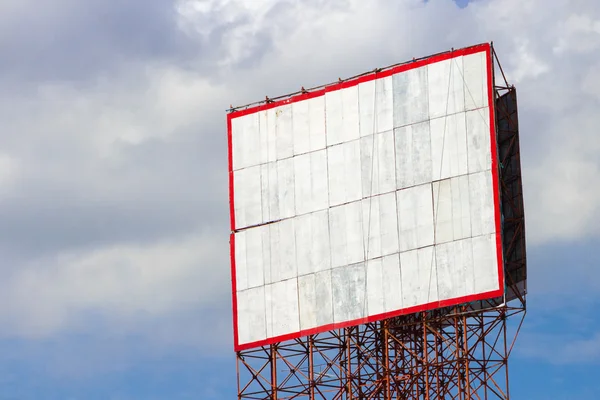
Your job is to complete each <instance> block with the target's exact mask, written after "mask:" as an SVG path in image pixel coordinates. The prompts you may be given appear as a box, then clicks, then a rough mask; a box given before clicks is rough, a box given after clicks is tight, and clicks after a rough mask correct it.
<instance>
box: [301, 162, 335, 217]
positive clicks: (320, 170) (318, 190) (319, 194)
mask: <svg viewBox="0 0 600 400" xmlns="http://www.w3.org/2000/svg"><path fill="white" fill-rule="evenodd" d="M294 177H295V181H294V183H295V187H294V188H295V204H296V214H297V215H301V214H306V213H310V212H313V211H318V210H324V209H326V208H327V206H328V203H329V202H328V200H329V196H328V192H329V191H328V187H327V184H328V183H327V153H326V150H319V151H315V152H312V153H308V154H302V155H299V156H296V157H294Z"/></svg>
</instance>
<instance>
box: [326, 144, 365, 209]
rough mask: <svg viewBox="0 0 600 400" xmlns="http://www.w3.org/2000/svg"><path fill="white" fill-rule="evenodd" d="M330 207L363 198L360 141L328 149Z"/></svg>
mask: <svg viewBox="0 0 600 400" xmlns="http://www.w3.org/2000/svg"><path fill="white" fill-rule="evenodd" d="M327 161H328V162H327V168H328V173H329V205H330V206H331V207H333V206H336V205H339V204H344V203H348V202H351V201H356V200H360V198H361V197H362V185H361V162H360V141H358V140H354V141H351V142H346V143H342V144H338V145H335V146H331V147H329V148H328V149H327Z"/></svg>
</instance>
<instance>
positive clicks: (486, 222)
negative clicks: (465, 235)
mask: <svg viewBox="0 0 600 400" xmlns="http://www.w3.org/2000/svg"><path fill="white" fill-rule="evenodd" d="M469 203H470V208H471V229H472V232H471V234H472V236H473V237H476V236H481V235H485V234H488V233H493V232H495V229H496V225H495V220H494V192H493V191H492V172H491V171H486V172H478V173H475V174H471V175H469Z"/></svg>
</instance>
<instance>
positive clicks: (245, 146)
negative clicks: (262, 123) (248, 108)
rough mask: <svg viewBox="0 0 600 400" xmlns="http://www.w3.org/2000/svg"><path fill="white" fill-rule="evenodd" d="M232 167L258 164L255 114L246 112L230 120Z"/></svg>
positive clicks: (257, 137)
mask: <svg viewBox="0 0 600 400" xmlns="http://www.w3.org/2000/svg"><path fill="white" fill-rule="evenodd" d="M231 142H232V155H233V159H232V160H233V169H234V171H235V170H238V169H242V168H248V167H252V166H255V165H258V164H260V162H261V157H260V156H261V147H260V133H259V122H258V115H257V114H248V115H244V116H241V117H237V118H233V119H232V120H231Z"/></svg>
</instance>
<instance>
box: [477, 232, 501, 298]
mask: <svg viewBox="0 0 600 400" xmlns="http://www.w3.org/2000/svg"><path fill="white" fill-rule="evenodd" d="M472 240H473V260H474V263H475V268H474V272H475V291H476V293H482V292H487V291H490V290H497V289H498V261H497V258H496V257H497V256H496V251H495V249H496V234H489V235H483V236H477V237H473V239H472Z"/></svg>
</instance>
